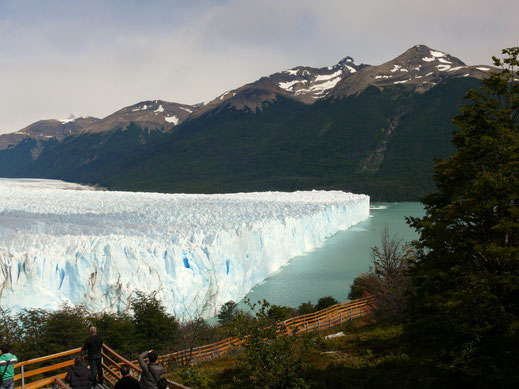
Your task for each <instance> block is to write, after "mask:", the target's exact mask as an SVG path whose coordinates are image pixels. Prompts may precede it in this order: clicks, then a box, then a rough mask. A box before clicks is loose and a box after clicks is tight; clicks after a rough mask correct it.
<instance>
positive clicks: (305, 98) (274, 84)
mask: <svg viewBox="0 0 519 389" xmlns="http://www.w3.org/2000/svg"><path fill="white" fill-rule="evenodd" d="M365 66H367V65H363V64H360V65H359V64H357V63H356V62H355V61H354V60H353V58H351V57H346V58H344V59H342V60H341V61H340V62H339V63H337V64H336V65H333V66H328V67H324V68H313V67H308V66H297V67H294V68H292V69H287V70H284V71H281V72H278V73H274V74H271V75H270V76H268V77H262V78H260V79H259V80H257V81H255V82H253V83H250V84H247V85H244V86H242V87H240V88H238V89H235V90H231V91H227V92H225V93H223V94H221V95H220V96H218V97H217V98H215V99H214V100H212V101H210V102H209V103H208V104H206V105H205V106H204V107H203V108H202V109H201V110H200V114H201V113H205V112H208V111H211V110H213V109H215V108H219V107H224V106H231V107H234V108H236V109H244V108H248V109H250V110H252V111H256V110H257V109H261V108H262V104H263V103H264V102H268V101H273V100H275V99H276V96H278V95H281V96H286V97H289V98H292V99H295V100H298V101H301V102H303V103H306V104H312V103H313V102H314V101H316V100H318V99H320V98H323V97H325V96H327V94H328V93H329V92H330V91H331V90H333V88H334V87H335V85H337V83H338V82H339V81H341V80H342V79H344V78H346V77H348V76H349V75H351V74H353V73H355V72H357V71H358V70H360V69H362V68H363V67H365Z"/></svg>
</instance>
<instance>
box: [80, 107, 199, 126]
mask: <svg viewBox="0 0 519 389" xmlns="http://www.w3.org/2000/svg"><path fill="white" fill-rule="evenodd" d="M196 110H197V107H196V106H192V105H187V104H178V103H169V102H167V101H162V100H153V101H142V102H140V103H137V104H134V105H130V106H129V107H124V108H122V109H120V110H118V111H116V112H114V113H113V114H111V115H109V116H107V117H105V118H103V119H101V120H100V121H98V122H96V123H94V124H93V125H91V126H88V127H85V128H83V130H82V132H105V131H111V130H118V129H123V130H124V129H125V128H126V127H127V126H128V125H129V124H130V123H131V122H133V123H135V124H137V125H138V126H140V127H141V128H148V129H160V128H163V129H165V130H168V129H171V128H173V127H174V126H176V125H178V124H180V123H182V122H183V121H184V120H185V119H186V118H187V117H188V116H189V115H190V114H192V113H193V112H195V111H196Z"/></svg>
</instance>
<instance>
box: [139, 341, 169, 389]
mask: <svg viewBox="0 0 519 389" xmlns="http://www.w3.org/2000/svg"><path fill="white" fill-rule="evenodd" d="M145 358H148V360H149V362H150V363H146V361H145V360H144V359H145ZM158 358H159V356H158V355H157V353H156V352H155V351H153V350H149V351H144V352H142V353H141V354H140V355H139V358H138V361H139V365H140V367H141V369H142V374H141V380H140V381H139V383H140V384H141V389H159V381H160V379H161V377H162V375H163V374H164V368H163V367H162V366H161V365H159V364H158V363H157V359H158Z"/></svg>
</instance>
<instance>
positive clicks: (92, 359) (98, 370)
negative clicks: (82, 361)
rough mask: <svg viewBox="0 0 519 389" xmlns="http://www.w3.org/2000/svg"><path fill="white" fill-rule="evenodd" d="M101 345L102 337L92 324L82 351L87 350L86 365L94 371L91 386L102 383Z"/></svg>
mask: <svg viewBox="0 0 519 389" xmlns="http://www.w3.org/2000/svg"><path fill="white" fill-rule="evenodd" d="M102 347H103V338H101V337H100V336H99V335H98V334H97V329H96V328H95V327H94V326H92V327H90V336H89V337H88V338H86V340H85V344H84V346H83V351H86V352H87V359H88V365H89V366H90V370H92V372H93V373H94V382H93V383H92V388H95V386H96V385H97V384H99V385H102V384H103V366H102V358H101V349H102Z"/></svg>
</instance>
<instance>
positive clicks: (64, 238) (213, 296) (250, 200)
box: [0, 179, 369, 316]
mask: <svg viewBox="0 0 519 389" xmlns="http://www.w3.org/2000/svg"><path fill="white" fill-rule="evenodd" d="M368 216H369V197H368V196H365V195H354V194H351V193H344V192H339V191H329V192H328V191H311V192H294V193H278V192H264V193H241V194H240V193H238V194H219V195H195V194H158V193H130V192H108V191H96V190H91V188H88V187H85V186H81V185H77V184H70V183H64V182H61V181H52V180H28V179H26V180H13V179H0V266H1V270H2V272H1V274H0V285H1V287H0V303H1V304H2V306H4V307H9V308H12V309H14V310H19V309H22V308H29V307H30V308H47V309H52V308H56V307H57V306H59V304H60V303H62V302H66V301H68V302H72V303H73V304H85V305H86V306H87V307H88V308H89V309H90V310H93V311H100V310H105V311H122V310H125V309H126V308H127V306H128V301H129V299H130V298H131V297H132V295H133V294H134V293H135V291H137V290H141V291H146V292H156V293H157V297H158V298H160V299H161V300H162V301H163V302H164V304H165V306H166V307H167V309H168V311H170V312H172V313H175V314H176V315H179V316H182V315H184V314H192V313H193V312H195V311H196V310H200V309H202V308H204V307H205V308H208V309H207V310H205V312H204V315H206V316H211V315H213V314H214V313H215V312H216V310H217V308H218V307H219V306H220V305H221V304H223V303H225V302H226V301H228V300H234V301H238V300H240V299H241V298H243V297H244V296H245V295H246V294H247V292H248V291H250V289H251V288H252V287H253V286H254V285H256V284H258V283H259V282H261V281H262V280H264V279H265V278H266V277H267V276H268V275H270V274H271V273H273V272H275V271H276V270H278V269H279V268H280V267H281V266H283V265H284V264H285V263H287V261H288V260H289V259H290V258H293V257H295V256H297V255H300V254H302V253H303V252H305V251H308V250H311V249H313V248H315V247H316V246H318V245H320V244H322V243H323V241H324V239H325V238H326V237H327V236H330V235H332V234H334V233H336V232H337V231H339V230H344V229H347V228H349V227H350V226H352V225H354V224H356V223H357V222H359V221H361V220H364V219H366V218H368Z"/></svg>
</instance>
